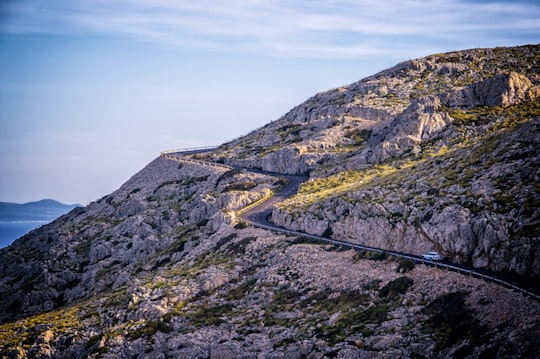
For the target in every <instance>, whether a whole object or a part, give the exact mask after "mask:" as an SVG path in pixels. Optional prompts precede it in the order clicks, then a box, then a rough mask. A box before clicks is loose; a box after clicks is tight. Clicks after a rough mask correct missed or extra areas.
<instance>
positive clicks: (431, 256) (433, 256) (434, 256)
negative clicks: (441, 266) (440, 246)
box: [422, 252, 442, 261]
mask: <svg viewBox="0 0 540 359" xmlns="http://www.w3.org/2000/svg"><path fill="white" fill-rule="evenodd" d="M422 258H424V259H425V260H428V261H441V260H442V256H441V255H440V254H439V252H427V253H424V255H423V256H422Z"/></svg>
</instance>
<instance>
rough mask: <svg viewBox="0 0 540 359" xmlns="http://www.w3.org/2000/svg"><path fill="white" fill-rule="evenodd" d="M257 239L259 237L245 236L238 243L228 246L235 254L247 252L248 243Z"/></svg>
mask: <svg viewBox="0 0 540 359" xmlns="http://www.w3.org/2000/svg"><path fill="white" fill-rule="evenodd" d="M256 240H257V237H245V238H242V239H241V240H240V241H238V242H236V243H232V244H230V245H229V247H228V248H229V249H230V250H231V251H232V252H233V253H234V254H246V247H247V246H248V244H250V243H251V242H253V241H256Z"/></svg>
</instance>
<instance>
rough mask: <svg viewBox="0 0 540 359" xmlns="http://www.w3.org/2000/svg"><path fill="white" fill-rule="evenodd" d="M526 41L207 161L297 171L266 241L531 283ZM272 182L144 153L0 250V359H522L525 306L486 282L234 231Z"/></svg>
mask: <svg viewBox="0 0 540 359" xmlns="http://www.w3.org/2000/svg"><path fill="white" fill-rule="evenodd" d="M539 60H540V46H539V45H530V46H522V47H515V48H496V49H474V50H464V51H458V52H452V53H447V54H437V55H430V56H427V57H425V58H423V59H418V60H411V61H406V62H403V63H400V64H398V65H396V66H395V67H393V68H391V69H388V70H385V71H382V72H380V73H378V74H376V75H374V76H370V77H368V78H366V79H363V80H361V81H359V82H355V83H353V84H351V85H347V86H344V87H340V88H338V89H334V90H330V91H326V92H322V93H319V94H317V95H315V96H314V97H312V98H310V99H308V100H307V101H306V102H304V103H303V104H300V105H298V106H296V107H295V108H293V109H292V110H291V111H289V112H288V113H287V114H285V115H284V116H283V117H282V118H280V119H278V120H276V121H274V122H272V123H270V124H268V125H266V126H264V127H263V128H261V129H259V130H257V131H254V132H252V133H250V134H248V135H247V136H243V137H242V138H240V139H238V140H234V141H231V142H229V143H226V144H224V145H222V146H219V147H218V148H217V149H216V150H214V151H210V152H205V153H192V154H190V155H189V156H190V157H191V158H193V159H195V160H210V161H215V162H221V163H225V164H233V165H236V166H241V167H248V168H261V169H263V170H266V171H271V172H283V173H306V174H309V176H310V180H309V181H308V182H306V183H305V184H304V185H303V186H301V188H300V190H299V193H298V194H297V195H296V196H295V197H292V198H290V199H289V200H287V201H286V202H284V203H282V204H281V205H279V206H278V208H276V209H274V210H273V212H272V216H271V220H272V221H273V222H274V223H276V224H278V225H280V226H282V227H285V228H290V229H300V230H302V231H304V232H306V233H316V234H320V233H323V234H325V235H326V236H330V237H335V238H347V239H348V240H350V241H352V242H354V241H357V242H360V243H363V244H367V245H370V244H373V243H376V244H378V245H377V246H378V247H380V248H387V249H392V248H405V249H407V252H413V253H414V252H416V251H418V252H422V251H423V250H426V249H432V248H433V247H435V249H440V250H441V251H442V252H443V253H444V254H445V255H447V256H449V257H450V258H451V259H452V260H454V261H456V262H459V261H462V262H464V263H470V264H473V265H475V266H477V267H479V268H492V269H495V270H499V271H513V272H514V273H517V274H520V275H523V276H526V277H528V278H531V279H532V280H537V278H538V277H537V274H538V270H537V269H538V263H537V262H536V258H538V257H539V256H538V255H537V253H538V248H539V239H538V235H537V233H538V231H537V229H538V222H539V221H538V218H539V217H540V210H539V209H538V207H539V203H540V201H539V197H540V194H539V191H538V188H537V186H535V184H536V183H539V180H540V171H539V169H538V163H540V161H538V157H539V154H538V151H539V150H538V146H537V145H538V143H540V135H539V134H540V130H539V127H540V109H539V108H538V107H539V106H538V104H537V96H538V93H539V92H538V91H537V90H538V85H539V84H540V74H539V62H540V61H539ZM282 186H283V180H282V179H280V178H279V176H275V175H268V174H264V173H254V172H250V171H243V170H241V169H237V168H232V169H231V168H229V167H225V166H224V167H212V166H203V165H201V164H200V163H198V162H196V161H194V162H192V163H188V162H186V163H180V164H179V163H177V162H174V161H171V160H169V159H166V158H163V157H159V158H156V159H155V160H154V161H152V162H151V163H149V164H148V165H147V166H146V167H145V168H143V169H142V170H141V171H139V172H138V173H137V174H135V175H134V176H133V177H132V178H130V179H129V180H128V181H127V182H126V183H124V184H123V185H122V186H121V187H120V188H119V189H118V190H116V191H114V192H113V193H111V194H109V195H107V196H105V197H103V198H101V199H99V200H97V201H95V202H92V203H90V204H89V205H88V206H86V207H82V208H76V209H74V210H72V211H71V212H70V213H68V214H66V215H65V216H63V217H62V218H60V219H58V220H56V221H54V222H53V223H51V224H49V225H46V226H44V227H42V228H40V229H39V230H37V231H34V232H33V233H31V234H29V235H26V236H24V237H22V238H20V239H19V240H17V241H16V242H15V243H14V244H13V245H12V246H11V247H10V248H6V249H0V271H1V272H2V273H3V276H1V278H0V293H2V295H1V296H0V322H1V323H3V324H2V325H0V353H1V354H2V355H5V356H7V357H14V358H19V357H26V356H32V357H55V358H68V357H93V358H98V357H110V358H116V357H127V358H137V357H138V358H143V357H155V358H162V357H194V358H206V357H211V358H212V357H221V358H234V357H287V358H289V357H291V358H300V357H309V358H325V357H336V356H337V357H373V358H377V357H437V358H447V357H470V358H479V357H513V358H518V357H525V358H528V357H530V358H534V357H538V355H540V346H539V344H538V342H537V338H538V336H539V335H540V324H539V322H538V320H537V319H538V317H540V303H539V302H537V301H535V300H533V299H531V298H527V297H524V296H523V295H521V294H519V293H514V292H512V291H511V290H509V289H506V288H503V287H500V286H498V285H496V284H493V283H486V282H484V281H481V280H478V279H475V278H472V277H465V276H462V275H460V274H457V273H449V272H445V271H441V270H438V269H436V268H432V267H428V266H423V265H415V264H414V263H412V264H411V263H409V262H406V261H395V260H392V259H388V258H385V257H384V255H371V254H369V253H365V252H362V251H358V252H354V251H351V250H344V249H343V248H336V247H333V246H329V245H324V244H322V243H318V242H312V241H310V240H309V239H307V238H303V237H301V236H294V237H289V236H286V235H281V234H277V233H272V232H271V231H267V230H262V229H257V228H251V227H246V226H245V225H244V224H242V222H240V221H238V212H239V211H241V210H242V209H243V208H246V206H249V205H250V204H252V203H255V202H256V201H258V200H260V199H263V198H267V197H268V196H270V195H271V194H272V193H273V192H276V191H278V190H279V188H281V187H282Z"/></svg>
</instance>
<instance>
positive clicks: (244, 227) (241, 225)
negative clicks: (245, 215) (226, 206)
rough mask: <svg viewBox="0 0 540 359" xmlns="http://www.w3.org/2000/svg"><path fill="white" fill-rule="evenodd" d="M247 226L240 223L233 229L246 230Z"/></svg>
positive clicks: (242, 222) (244, 223)
mask: <svg viewBox="0 0 540 359" xmlns="http://www.w3.org/2000/svg"><path fill="white" fill-rule="evenodd" d="M247 227H248V224H247V223H246V222H244V221H240V222H238V223H236V224H235V225H234V229H246V228H247Z"/></svg>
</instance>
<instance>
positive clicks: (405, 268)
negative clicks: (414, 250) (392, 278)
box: [396, 259, 415, 273]
mask: <svg viewBox="0 0 540 359" xmlns="http://www.w3.org/2000/svg"><path fill="white" fill-rule="evenodd" d="M414 267H415V263H414V261H412V260H410V259H401V260H400V261H399V264H398V266H397V268H396V272H398V273H407V272H409V271H412V270H413V269H414Z"/></svg>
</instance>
